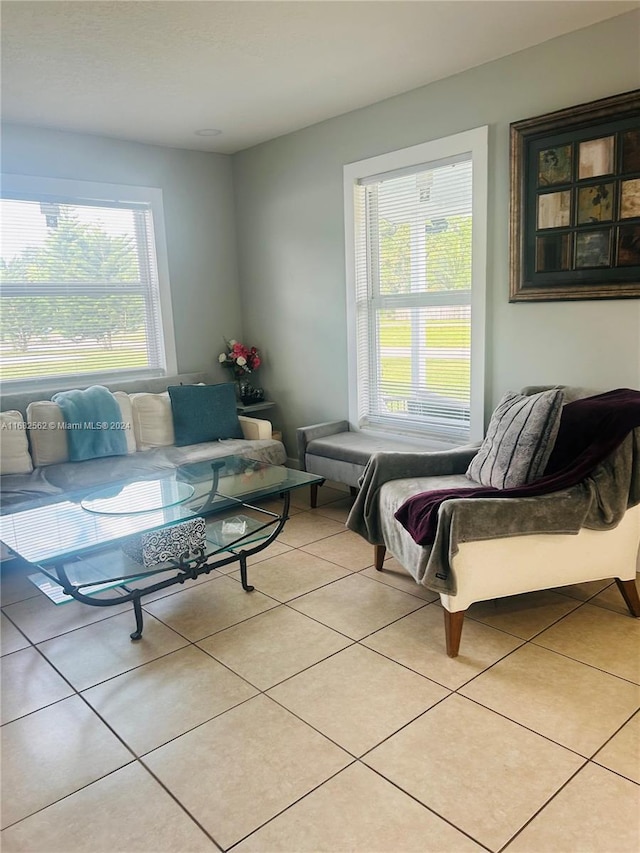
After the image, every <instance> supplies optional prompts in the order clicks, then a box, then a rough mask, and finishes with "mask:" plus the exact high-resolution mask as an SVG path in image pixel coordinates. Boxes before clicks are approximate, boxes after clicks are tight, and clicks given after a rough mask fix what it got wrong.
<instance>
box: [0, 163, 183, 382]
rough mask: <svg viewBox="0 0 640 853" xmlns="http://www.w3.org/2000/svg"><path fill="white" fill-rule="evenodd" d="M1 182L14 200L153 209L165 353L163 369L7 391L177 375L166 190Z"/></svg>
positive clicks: (41, 180)
mask: <svg viewBox="0 0 640 853" xmlns="http://www.w3.org/2000/svg"><path fill="white" fill-rule="evenodd" d="M0 179H1V181H2V189H1V192H0V197H5V196H14V197H17V198H20V197H21V196H24V197H25V198H30V197H38V196H59V197H63V198H65V199H68V201H69V203H70V204H73V203H74V200H77V201H78V202H92V201H93V202H98V203H102V202H104V203H107V205H108V204H123V205H125V206H126V205H127V204H148V205H149V207H150V209H151V218H152V222H153V236H154V243H155V255H156V258H155V260H156V272H157V276H158V298H159V304H160V328H159V330H158V331H159V332H160V334H161V335H162V341H161V342H160V343H161V345H162V349H163V351H164V366H162V365H160V366H158V367H149V368H136V367H132V368H131V369H118V370H103V371H98V372H96V373H81V374H80V373H67V374H56V375H54V376H49V377H46V378H45V377H33V378H20V379H6V380H3V382H2V386H3V390H4V392H5V393H7V392H16V391H27V390H38V389H42V390H43V391H46V390H47V389H49V388H60V387H63V386H66V385H71V384H72V383H74V382H80V383H81V384H82V385H83V386H87V385H92V384H95V383H100V384H105V383H110V384H114V383H116V382H117V381H119V380H121V381H123V382H125V381H130V380H136V379H146V378H151V377H157V376H168V375H174V374H176V373H177V358H176V345H175V332H174V324H173V310H172V303H171V288H170V281H169V262H168V254H167V241H166V234H165V222H164V208H163V199H162V190H161V189H160V188H158V187H141V186H130V185H126V184H109V183H103V182H96V181H82V180H75V179H71V178H50V177H39V176H36V175H18V174H8V173H3V174H2V176H1V178H0ZM0 298H1V297H0ZM0 307H1V303H0Z"/></svg>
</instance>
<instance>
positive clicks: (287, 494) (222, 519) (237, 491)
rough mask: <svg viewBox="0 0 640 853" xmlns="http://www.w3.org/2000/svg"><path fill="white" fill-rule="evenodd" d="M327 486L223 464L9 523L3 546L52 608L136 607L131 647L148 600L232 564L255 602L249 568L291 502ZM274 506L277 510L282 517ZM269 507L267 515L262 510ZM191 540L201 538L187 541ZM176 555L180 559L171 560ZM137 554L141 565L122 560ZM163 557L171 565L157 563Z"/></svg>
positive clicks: (269, 468)
mask: <svg viewBox="0 0 640 853" xmlns="http://www.w3.org/2000/svg"><path fill="white" fill-rule="evenodd" d="M322 482H323V480H322V477H318V476H316V475H314V474H307V473H305V472H303V471H297V470H295V469H292V468H285V467H283V466H280V465H268V464H266V463H264V462H258V461H255V460H252V459H245V458H244V457H240V456H225V457H221V458H219V459H215V460H209V461H206V462H195V463H190V464H187V465H182V466H180V467H179V468H176V469H175V470H172V471H167V472H166V473H160V474H154V475H153V477H151V476H150V477H149V478H148V479H137V480H131V481H127V482H121V483H114V484H110V485H108V486H102V487H99V488H94V489H92V490H85V491H83V492H79V493H74V494H68V495H66V496H65V497H64V498H63V499H61V500H59V501H56V502H55V503H49V504H46V505H44V506H35V507H32V508H25V509H23V510H20V511H19V512H15V513H12V514H9V515H5V516H3V517H2V518H0V540H1V541H2V542H3V543H4V544H5V545H6V546H7V547H8V548H9V549H10V550H11V551H12V552H14V553H15V554H17V555H18V556H20V557H22V558H23V559H24V560H26V561H27V562H28V563H30V564H31V565H33V566H34V569H35V573H34V574H33V575H30V576H29V579H30V580H32V581H33V582H34V583H35V584H36V585H37V586H39V587H40V588H41V589H42V591H43V592H45V594H47V595H48V596H49V597H50V598H52V600H54V601H55V602H56V603H63V602H64V601H69V600H71V599H76V600H77V601H81V602H83V603H84V604H89V605H92V606H94V607H109V606H112V605H116V604H123V603H124V602H127V601H131V602H132V603H133V610H134V614H135V620H136V629H135V631H134V632H133V633H132V634H131V639H132V640H139V639H140V637H141V636H142V628H143V621H142V605H141V598H142V597H143V596H144V595H148V594H149V593H152V592H156V591H157V590H160V589H164V588H166V587H169V586H173V585H174V584H182V583H184V582H185V581H187V580H195V579H196V578H197V577H199V576H200V575H201V574H205V573H207V574H208V573H209V572H211V571H212V570H213V569H216V568H220V567H222V566H225V565H228V564H230V563H234V562H237V563H238V564H239V567H240V577H241V581H242V586H243V588H244V589H245V590H246V591H247V592H251V590H253V587H252V586H250V585H249V583H248V580H247V558H248V557H250V556H251V555H253V554H256V553H258V552H259V551H262V550H264V549H265V548H267V547H268V546H269V545H270V544H271V543H272V542H273V541H274V540H275V539H276V537H277V536H278V535H279V533H280V531H281V530H282V528H283V527H284V525H285V523H286V521H287V519H288V518H289V506H290V499H291V492H292V491H294V490H295V489H299V488H301V487H303V486H308V485H312V484H320V483H322ZM274 499H278V500H280V502H281V503H280V504H279V506H278V507H277V509H274V508H273V507H272V506H271V503H272V501H273V500H274ZM264 501H268V502H269V506H268V507H265V506H261V503H262V502H264ZM199 519H204V520H205V522H203V521H199ZM205 530H206V532H205ZM194 531H195V532H197V533H198V536H197V537H196V538H195V539H192V540H191V541H189V537H190V536H194V535H195V533H194ZM185 537H186V539H185ZM185 541H188V544H187V545H186V546H185V545H184V542H185ZM175 542H178V543H182V544H179V545H178V546H175V544H174V543H175ZM172 547H178V549H179V553H173V554H171V555H170V556H168V557H167V555H166V553H164V552H166V551H167V550H168V551H169V552H170V551H171V548H172ZM154 549H155V550H154ZM132 553H133V554H136V559H135V560H134V559H131V558H128V557H124V556H123V555H124V554H132ZM159 556H165V557H167V558H166V559H163V560H162V561H161V562H157V560H158V558H159ZM154 561H156V562H154ZM162 575H164V577H161V576H162ZM134 584H135V586H134ZM109 590H113V591H114V594H111V595H110V594H109V592H108V591H109ZM98 593H99V594H100V595H99V597H97V594H98Z"/></svg>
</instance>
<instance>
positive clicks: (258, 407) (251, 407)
mask: <svg viewBox="0 0 640 853" xmlns="http://www.w3.org/2000/svg"><path fill="white" fill-rule="evenodd" d="M274 406H275V403H272V402H271V401H269V400H263V401H262V402H261V403H246V404H245V403H238V404H237V405H236V409H237V411H238V414H239V415H250V414H251V413H252V412H265V411H266V410H267V409H272V408H273V407H274Z"/></svg>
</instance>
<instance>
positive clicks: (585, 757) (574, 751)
mask: <svg viewBox="0 0 640 853" xmlns="http://www.w3.org/2000/svg"><path fill="white" fill-rule="evenodd" d="M514 651H517V649H514ZM453 692H454V693H455V694H456V695H457V696H460V698H461V699H467V700H468V701H469V702H473V703H474V705H478V706H479V707H480V708H484V709H485V711H491V712H492V713H493V714H497V716H498V717H502V719H503V720H508V721H509V722H510V723H514V724H515V725H516V726H519V727H520V728H521V729H525V731H528V732H531V733H532V734H534V735H538V737H541V738H544V740H546V741H548V742H549V743H552V744H553V745H554V746H558V747H560V749H565V750H566V751H567V752H571V753H572V754H573V755H577V756H578V758H581V759H582V760H583V761H589V760H590V758H589V756H588V755H583V754H582V753H581V752H578V750H577V749H574V748H573V747H571V746H567V745H566V744H564V743H560V742H559V741H557V740H553V738H551V737H550V736H549V735H545V734H543V733H542V732H538V731H536V730H535V729H532V728H531V727H530V726H527V725H525V724H524V723H521V722H519V721H518V720H514V719H512V718H511V717H509V716H507V715H506V714H505V713H503V712H501V711H496V709H495V708H490V707H489V706H488V705H484V704H483V703H482V702H480V700H479V699H474V698H473V697H472V696H465V695H464V693H458V691H457V690H454V691H453ZM627 722H629V721H628V720H627ZM625 725H626V723H625ZM601 748H602V747H598V749H601Z"/></svg>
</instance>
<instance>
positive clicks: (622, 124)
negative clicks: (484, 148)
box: [509, 89, 640, 302]
mask: <svg viewBox="0 0 640 853" xmlns="http://www.w3.org/2000/svg"><path fill="white" fill-rule="evenodd" d="M510 129H511V188H510V189H511V197H510V217H509V301H510V302H538V301H551V300H568V299H622V298H633V297H639V296H640V89H636V90H634V91H632V92H625V93H623V94H620V95H614V96H613V97H610V98H603V99H602V100H599V101H593V102H591V103H589V104H581V105H579V106H574V107H569V108H568V109H564V110H558V111H557V112H553V113H547V114H546V115H542V116H537V117H535V118H529V119H524V120H523V121H517V122H513V123H512V124H511V126H510Z"/></svg>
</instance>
